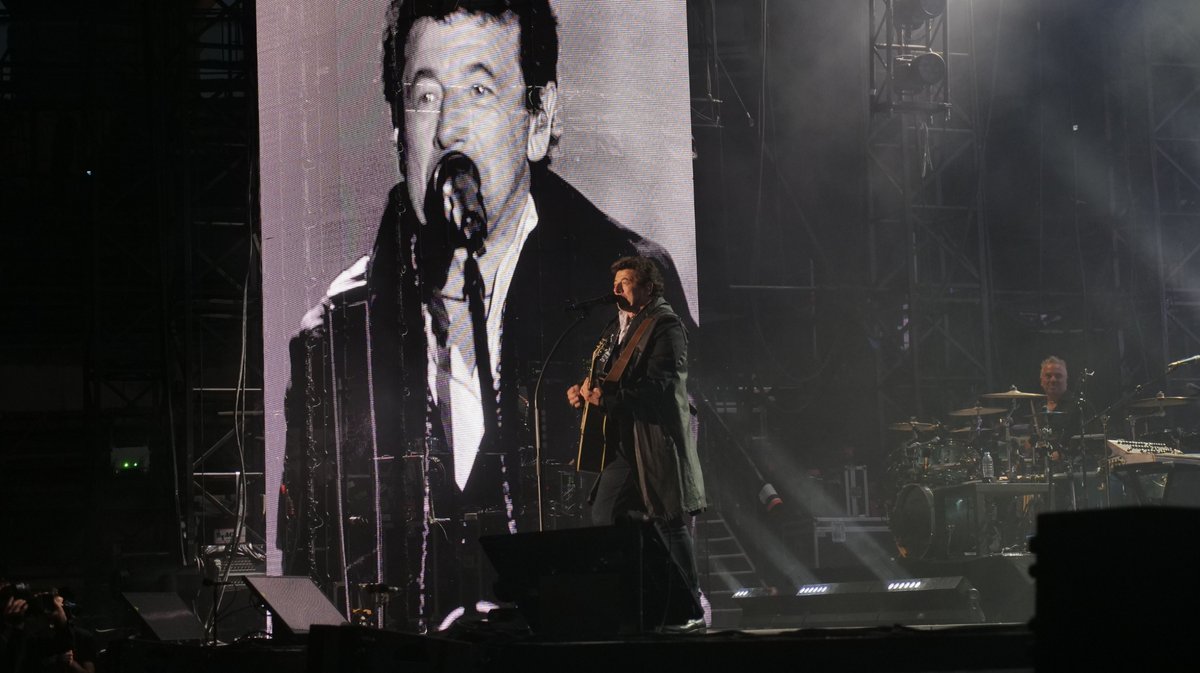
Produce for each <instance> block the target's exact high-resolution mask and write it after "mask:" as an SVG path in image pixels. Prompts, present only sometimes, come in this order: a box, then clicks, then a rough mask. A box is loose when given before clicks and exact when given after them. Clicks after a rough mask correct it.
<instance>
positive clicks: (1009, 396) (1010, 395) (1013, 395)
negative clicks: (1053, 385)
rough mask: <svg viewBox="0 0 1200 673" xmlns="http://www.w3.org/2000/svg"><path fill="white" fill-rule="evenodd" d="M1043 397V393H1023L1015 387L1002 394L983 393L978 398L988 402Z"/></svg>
mask: <svg viewBox="0 0 1200 673" xmlns="http://www.w3.org/2000/svg"><path fill="white" fill-rule="evenodd" d="M1045 396H1046V395H1045V394H1044V393H1023V392H1021V391H1020V390H1017V388H1016V386H1013V387H1012V388H1009V389H1008V390H1006V391H1004V392H1002V393H984V394H982V395H980V397H986V398H987V399H989V400H1037V399H1041V398H1043V397H1045Z"/></svg>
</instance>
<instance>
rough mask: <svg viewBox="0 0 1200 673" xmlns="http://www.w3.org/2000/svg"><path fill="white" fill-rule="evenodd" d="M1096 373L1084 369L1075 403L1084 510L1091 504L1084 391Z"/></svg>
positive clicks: (1073, 504) (1073, 500)
mask: <svg viewBox="0 0 1200 673" xmlns="http://www.w3.org/2000/svg"><path fill="white" fill-rule="evenodd" d="M1095 373H1096V372H1094V371H1092V370H1091V369H1088V368H1087V367H1084V368H1083V373H1082V374H1081V375H1080V376H1079V397H1078V398H1077V399H1076V401H1075V406H1076V408H1077V409H1079V471H1080V475H1079V476H1080V481H1081V482H1082V483H1083V508H1084V509H1088V504H1089V503H1088V476H1087V474H1088V469H1087V459H1088V455H1087V439H1085V436H1086V434H1087V433H1086V432H1084V428H1086V427H1087V425H1086V424H1085V423H1084V422H1083V410H1084V409H1086V408H1087V396H1086V394H1085V392H1084V391H1085V390H1086V389H1087V382H1088V379H1090V378H1092V376H1093V375H1095ZM1101 476H1102V475H1099V474H1097V475H1096V478H1097V479H1099V478H1100V477H1101ZM1105 499H1106V500H1107V498H1105ZM1103 504H1104V505H1107V504H1108V503H1103ZM1071 508H1072V509H1075V476H1074V474H1072V476H1071Z"/></svg>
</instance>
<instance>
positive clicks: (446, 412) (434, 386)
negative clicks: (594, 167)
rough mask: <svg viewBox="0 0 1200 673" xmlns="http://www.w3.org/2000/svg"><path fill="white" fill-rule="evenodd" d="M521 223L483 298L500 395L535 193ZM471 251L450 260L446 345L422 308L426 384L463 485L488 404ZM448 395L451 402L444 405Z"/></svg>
mask: <svg viewBox="0 0 1200 673" xmlns="http://www.w3.org/2000/svg"><path fill="white" fill-rule="evenodd" d="M520 223H521V224H520V228H519V229H518V231H517V236H516V238H515V239H514V240H513V244H512V245H510V246H508V249H507V250H503V251H500V250H496V251H494V252H492V253H491V254H499V255H502V256H501V258H500V261H499V264H498V266H497V268H496V275H495V277H494V278H492V279H490V281H489V279H486V278H485V279H484V284H485V285H486V288H487V290H490V292H487V291H485V296H484V298H483V302H484V309H485V310H486V312H487V343H488V353H489V354H490V356H491V369H492V381H493V384H494V385H495V386H496V390H492V391H490V394H491V395H496V394H498V391H499V386H500V337H501V332H502V330H503V318H504V304H505V301H506V300H507V298H508V288H509V285H510V284H511V283H512V278H513V274H514V273H516V268H517V260H518V259H520V257H521V249H522V248H524V247H525V241H526V240H527V239H528V238H529V234H530V233H532V232H533V230H534V229H535V228H536V227H537V224H538V214H537V208H535V207H534V204H533V197H532V196H529V197H526V202H525V209H524V211H523V213H522V215H521V219H520ZM466 259H467V251H466V250H465V249H463V248H459V249H458V250H455V251H454V257H453V259H452V260H451V262H450V269H449V273H448V274H447V276H446V285H445V287H444V288H443V289H442V292H441V298H442V302H443V305H444V306H445V307H446V317H447V319H448V321H449V328H448V330H447V336H446V347H445V348H442V347H441V346H440V345H439V344H438V341H437V339H436V338H435V335H434V325H433V319H432V316H431V315H430V313H429V308H428V307H427V306H422V307H421V315H422V317H424V320H425V343H426V354H427V356H428V357H427V361H428V365H427V366H426V383H427V385H428V386H429V390H430V392H431V394H432V396H433V402H434V404H436V405H437V406H438V409H439V411H440V412H441V417H442V427H443V428H444V430H445V433H446V441H447V442H448V443H449V445H450V447H451V449H452V451H453V452H454V481H455V483H457V484H458V487H459V488H460V489H463V488H466V484H467V480H468V479H469V478H470V476H471V468H472V466H474V464H475V455H476V454H477V453H478V452H479V444H480V442H481V441H482V440H483V431H484V427H483V406H482V399H483V398H482V395H481V393H480V390H479V372H478V370H477V368H476V366H475V340H474V332H473V331H472V325H471V314H470V311H469V310H468V309H467V297H466V294H465V293H464V291H463V265H464V264H465V262H466ZM443 400H448V401H449V404H443V403H442V402H443Z"/></svg>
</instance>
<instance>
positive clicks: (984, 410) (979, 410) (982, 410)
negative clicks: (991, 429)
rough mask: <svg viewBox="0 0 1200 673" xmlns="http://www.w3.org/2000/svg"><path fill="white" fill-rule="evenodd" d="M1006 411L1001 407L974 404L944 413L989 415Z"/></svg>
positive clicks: (952, 414) (949, 414)
mask: <svg viewBox="0 0 1200 673" xmlns="http://www.w3.org/2000/svg"><path fill="white" fill-rule="evenodd" d="M1006 411H1008V409H1004V408H1002V407H981V406H979V405H975V406H973V407H968V408H966V409H958V410H955V411H951V412H950V413H948V414H946V415H947V416H991V415H992V414H1002V413H1004V412H1006Z"/></svg>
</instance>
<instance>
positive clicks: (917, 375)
mask: <svg viewBox="0 0 1200 673" xmlns="http://www.w3.org/2000/svg"><path fill="white" fill-rule="evenodd" d="M897 4H898V3H897V2H895V1H894V0H870V13H869V17H870V18H869V20H870V35H869V37H870V42H869V45H870V46H869V53H868V59H869V73H870V87H871V89H870V95H869V104H870V120H869V125H868V131H867V138H866V145H867V148H866V151H867V164H868V168H867V171H868V185H867V195H868V205H867V209H868V222H869V230H868V235H869V254H870V279H871V287H872V301H873V306H872V307H871V308H872V311H873V313H874V315H873V322H874V324H873V328H872V329H873V330H874V334H873V335H872V340H873V341H874V342H876V343H877V348H876V350H875V353H876V361H875V370H876V380H875V384H876V391H877V397H876V402H877V405H878V413H879V415H878V418H879V421H880V423H881V424H882V423H883V422H885V421H894V420H900V419H906V418H909V417H912V416H916V417H924V416H925V414H927V413H934V412H940V411H942V410H945V409H951V408H954V406H955V405H958V404H961V400H963V399H971V398H972V397H974V395H976V394H978V393H979V392H981V391H982V390H983V389H984V388H988V387H990V386H991V385H992V374H991V371H992V362H991V354H992V345H991V329H990V325H989V313H990V305H989V304H990V288H989V283H990V275H989V267H988V264H987V257H988V245H987V242H988V236H987V223H986V220H985V218H984V216H983V215H984V213H983V210H982V209H981V208H980V203H979V200H980V194H981V190H980V188H979V187H980V185H979V173H980V171H979V166H980V148H979V145H978V143H977V141H976V136H975V119H974V116H975V110H976V109H977V107H978V106H977V103H976V101H975V97H976V90H975V77H974V68H975V65H974V60H973V58H972V51H973V50H972V49H971V48H970V47H971V46H972V45H971V41H972V40H970V39H968V40H966V43H967V47H968V49H967V50H966V53H962V52H957V51H955V52H952V51H951V40H950V35H949V32H950V25H949V22H948V14H949V11H950V10H953V9H955V8H960V7H961V5H955V6H952V7H950V8H949V9H948V10H947V12H943V13H942V14H940V15H939V16H937V17H934V18H932V19H930V20H927V21H925V22H924V23H923V24H921V25H918V26H912V27H902V26H900V25H899V22H898V21H896V20H895V18H894V16H895V9H896V5H897ZM967 4H968V5H970V3H967ZM961 8H962V9H971V10H973V7H971V6H968V7H961ZM972 37H973V36H972ZM926 52H934V53H937V54H940V55H941V56H942V57H943V58H944V59H945V61H946V63H947V66H948V74H947V76H946V78H945V79H944V80H943V81H942V82H940V83H937V84H934V85H932V86H931V87H929V88H927V89H925V90H922V91H915V92H914V91H905V90H902V89H901V87H899V86H898V85H897V82H896V78H897V77H898V74H897V70H896V67H895V64H896V62H897V58H898V57H910V56H913V55H916V54H922V53H926ZM951 86H953V87H954V88H953V90H954V91H955V97H954V98H951V95H950V94H951ZM881 430H882V428H881Z"/></svg>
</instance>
